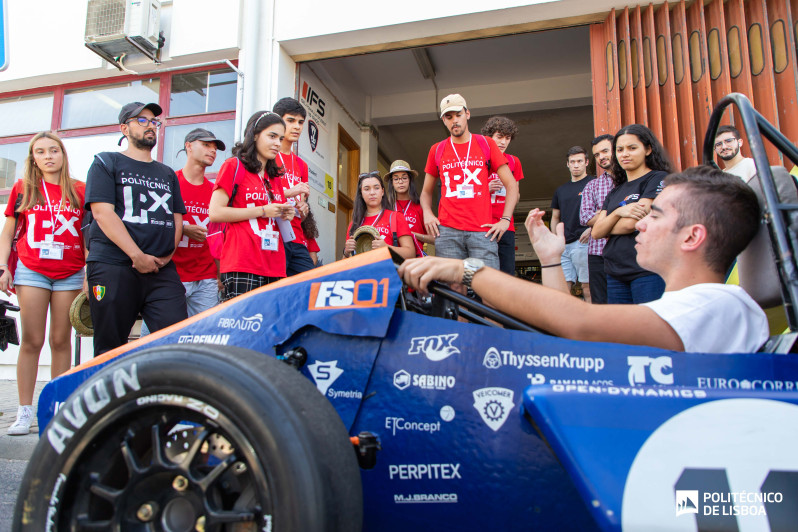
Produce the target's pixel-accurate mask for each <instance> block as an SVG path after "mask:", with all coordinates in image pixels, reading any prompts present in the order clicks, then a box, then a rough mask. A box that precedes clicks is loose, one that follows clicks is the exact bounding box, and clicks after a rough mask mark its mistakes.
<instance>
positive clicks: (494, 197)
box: [489, 153, 524, 231]
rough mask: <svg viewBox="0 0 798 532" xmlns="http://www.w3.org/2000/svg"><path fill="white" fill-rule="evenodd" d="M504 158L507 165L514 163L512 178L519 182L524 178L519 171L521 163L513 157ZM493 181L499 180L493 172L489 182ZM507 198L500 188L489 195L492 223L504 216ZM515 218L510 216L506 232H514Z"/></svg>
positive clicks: (522, 173)
mask: <svg viewBox="0 0 798 532" xmlns="http://www.w3.org/2000/svg"><path fill="white" fill-rule="evenodd" d="M504 156H505V157H506V158H507V164H508V165H510V166H512V163H511V162H510V159H512V160H513V161H514V162H515V166H514V167H513V177H514V178H515V180H516V181H521V180H522V179H523V178H524V171H523V170H521V161H520V160H519V159H518V157H516V156H515V155H510V154H507V153H505V154H504ZM494 179H499V174H497V173H496V172H493V173H492V174H490V179H489V182H490V181H493V180H494ZM505 198H507V191H506V190H504V187H502V189H501V190H499V191H497V192H493V193H492V194H491V195H490V204H491V209H492V214H493V223H496V222H498V221H499V220H501V218H502V216H504V200H505ZM514 222H515V218H514V217H513V216H512V215H511V216H510V227H508V228H507V230H508V231H515V223H514Z"/></svg>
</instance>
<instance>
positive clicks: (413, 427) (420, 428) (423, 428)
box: [385, 417, 441, 436]
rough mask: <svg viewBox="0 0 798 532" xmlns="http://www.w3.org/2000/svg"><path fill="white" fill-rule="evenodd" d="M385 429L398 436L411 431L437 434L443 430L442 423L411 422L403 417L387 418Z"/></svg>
mask: <svg viewBox="0 0 798 532" xmlns="http://www.w3.org/2000/svg"><path fill="white" fill-rule="evenodd" d="M385 428H386V429H388V430H390V431H391V434H393V435H394V436H396V432H397V431H399V432H402V431H411V432H429V433H430V434H435V433H436V432H440V430H441V422H440V421H434V422H429V421H409V420H407V419H405V418H403V417H386V418H385Z"/></svg>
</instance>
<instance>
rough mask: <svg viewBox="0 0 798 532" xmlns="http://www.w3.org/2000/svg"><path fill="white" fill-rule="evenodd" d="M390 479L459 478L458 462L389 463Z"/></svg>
mask: <svg viewBox="0 0 798 532" xmlns="http://www.w3.org/2000/svg"><path fill="white" fill-rule="evenodd" d="M388 476H389V477H390V479H391V480H394V479H397V480H455V479H461V480H462V478H463V477H461V476H460V464H391V465H389V466H388Z"/></svg>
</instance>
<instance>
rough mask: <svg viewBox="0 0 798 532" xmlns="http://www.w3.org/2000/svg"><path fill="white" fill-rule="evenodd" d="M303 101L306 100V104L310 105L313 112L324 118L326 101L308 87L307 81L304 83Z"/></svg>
mask: <svg viewBox="0 0 798 532" xmlns="http://www.w3.org/2000/svg"><path fill="white" fill-rule="evenodd" d="M302 99H303V100H305V103H307V104H308V106H309V107H310V109H311V110H312V111H313V112H315V113H316V114H318V115H319V116H324V105H325V103H324V100H322V99H321V98H320V97H319V93H317V92H316V91H314V90H313V87H311V86H310V85H308V82H307V81H305V82H304V83H302Z"/></svg>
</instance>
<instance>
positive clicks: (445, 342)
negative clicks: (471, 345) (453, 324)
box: [407, 334, 460, 362]
mask: <svg viewBox="0 0 798 532" xmlns="http://www.w3.org/2000/svg"><path fill="white" fill-rule="evenodd" d="M457 336H458V335H457V334H439V335H436V336H416V337H415V338H412V339H411V340H410V350H409V351H408V352H407V354H408V355H418V354H421V353H424V355H426V357H427V358H428V359H429V360H432V361H433V362H440V361H441V360H445V359H447V358H449V357H450V356H452V355H456V354H457V353H459V352H460V350H459V349H457V348H456V347H455V346H453V345H452V342H454V341H455V339H456V338H457Z"/></svg>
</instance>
